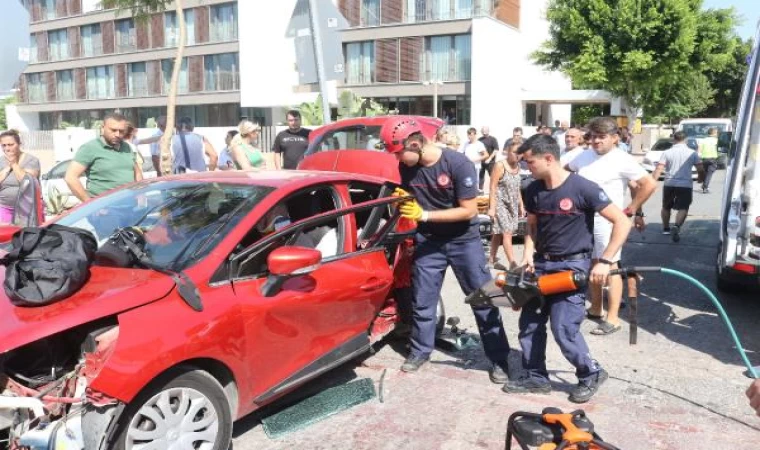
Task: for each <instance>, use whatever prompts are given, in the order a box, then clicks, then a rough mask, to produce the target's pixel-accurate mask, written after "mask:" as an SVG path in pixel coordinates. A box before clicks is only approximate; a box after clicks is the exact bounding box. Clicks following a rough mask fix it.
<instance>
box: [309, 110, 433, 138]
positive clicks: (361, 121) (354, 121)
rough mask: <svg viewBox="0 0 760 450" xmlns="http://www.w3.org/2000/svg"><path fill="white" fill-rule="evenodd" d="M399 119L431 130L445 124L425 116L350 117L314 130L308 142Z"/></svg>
mask: <svg viewBox="0 0 760 450" xmlns="http://www.w3.org/2000/svg"><path fill="white" fill-rule="evenodd" d="M399 118H402V119H403V118H408V119H414V120H417V121H418V122H420V124H422V125H423V127H425V128H431V129H433V130H436V129H438V128H440V127H442V126H443V125H445V123H444V122H443V120H441V119H437V118H435V117H427V116H402V115H393V116H373V117H352V118H348V119H341V120H338V121H336V122H332V123H330V124H328V125H324V126H321V127H318V128H315V129H314V130H312V134H313V136H309V140H312V139H313V138H314V137H316V136H318V135H322V134H324V133H325V132H326V131H329V130H333V129H336V128H345V127H350V126H353V125H364V126H370V127H371V126H377V127H380V126H383V124H385V123H386V122H388V121H389V120H395V119H399Z"/></svg>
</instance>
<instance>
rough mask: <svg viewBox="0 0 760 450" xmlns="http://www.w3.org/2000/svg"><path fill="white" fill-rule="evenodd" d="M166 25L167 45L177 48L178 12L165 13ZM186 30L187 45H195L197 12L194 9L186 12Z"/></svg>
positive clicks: (165, 37)
mask: <svg viewBox="0 0 760 450" xmlns="http://www.w3.org/2000/svg"><path fill="white" fill-rule="evenodd" d="M164 24H165V30H166V31H165V35H164V40H165V45H166V46H167V47H176V46H178V45H179V25H178V24H177V12H176V11H170V12H167V13H164ZM185 30H187V42H186V43H185V44H186V45H194V44H195V11H193V10H192V9H186V10H185Z"/></svg>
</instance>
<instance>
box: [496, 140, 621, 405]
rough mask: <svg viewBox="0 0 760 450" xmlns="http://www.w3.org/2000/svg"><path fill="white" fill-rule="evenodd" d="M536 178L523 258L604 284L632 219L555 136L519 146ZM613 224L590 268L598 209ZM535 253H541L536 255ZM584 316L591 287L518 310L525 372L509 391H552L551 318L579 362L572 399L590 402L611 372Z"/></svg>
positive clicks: (539, 269) (545, 270) (528, 198)
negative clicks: (580, 170) (575, 169)
mask: <svg viewBox="0 0 760 450" xmlns="http://www.w3.org/2000/svg"><path fill="white" fill-rule="evenodd" d="M518 153H519V154H522V156H523V159H524V160H525V161H526V162H527V164H528V168H529V169H530V171H531V173H532V174H533V176H534V178H535V179H536V181H534V182H533V183H531V184H530V185H529V186H528V188H527V189H526V192H525V210H526V211H527V212H528V234H527V235H526V236H525V256H524V261H523V264H524V265H526V266H527V267H528V269H529V270H535V272H536V274H537V275H542V274H549V273H556V272H563V271H568V270H572V271H578V272H585V273H586V274H588V273H589V271H590V272H591V274H590V277H589V278H590V281H591V283H592V284H594V285H595V286H596V287H599V286H602V285H604V283H605V282H606V281H607V276H608V274H609V272H610V265H611V264H612V261H611V259H612V258H613V257H614V255H615V254H616V253H617V251H618V250H619V249H620V248H621V247H622V246H623V243H625V240H626V238H627V237H628V232H629V231H630V229H631V222H630V220H629V219H628V217H626V215H625V214H624V213H623V211H622V210H620V208H618V207H617V206H615V205H613V204H612V203H611V202H610V199H609V198H607V194H605V192H604V191H603V190H602V189H601V188H600V187H599V186H598V185H597V184H596V183H594V182H592V181H589V180H587V179H585V178H583V177H581V176H579V175H576V174H572V173H570V172H568V171H566V170H564V169H563V168H562V167H560V163H559V146H558V145H557V142H556V141H555V140H554V139H553V138H552V137H551V136H544V135H536V136H533V137H531V138H530V139H528V140H527V141H526V142H525V143H524V144H523V145H522V146H521V147H520V149H519V150H518ZM596 212H598V213H599V214H600V215H601V216H602V217H604V218H605V219H607V220H609V221H610V222H612V237H611V239H610V243H609V245H608V246H607V248H606V249H605V250H604V253H603V255H602V258H600V259H599V263H598V264H596V265H595V266H594V267H593V269H591V252H592V250H593V249H594V245H593V233H592V230H593V226H594V213H596ZM534 251H535V253H534ZM585 314H586V294H585V289H581V290H577V291H573V292H567V293H563V294H557V295H553V296H547V298H546V305H545V306H544V307H543V308H541V309H540V310H539V309H536V308H531V307H524V308H523V309H522V312H521V314H520V321H519V326H520V334H519V337H520V345H521V346H522V350H523V366H524V368H525V370H526V371H527V376H526V377H523V378H520V379H517V380H510V381H509V382H507V383H506V384H505V385H504V391H505V392H508V393H528V392H532V393H548V392H550V391H551V384H550V383H549V374H548V372H547V371H546V322H547V321H549V320H551V329H552V334H553V335H554V339H555V340H556V341H557V344H558V345H559V348H560V350H562V354H563V355H564V356H565V358H567V360H568V361H570V363H571V364H572V365H573V366H575V371H576V376H577V377H578V385H577V386H576V387H575V388H573V390H572V391H571V393H570V397H569V400H570V401H571V402H575V403H585V402H587V401H588V400H589V399H590V398H591V397H592V396H593V395H594V394H595V393H596V391H597V389H598V388H599V386H600V385H601V384H602V383H603V382H604V381H605V380H606V379H607V372H606V371H605V370H604V369H602V368H601V367H600V366H599V364H598V363H597V362H596V361H595V360H594V359H592V357H591V353H590V352H589V349H588V345H586V341H585V340H584V339H583V335H582V334H581V332H580V326H581V322H583V319H584V317H585Z"/></svg>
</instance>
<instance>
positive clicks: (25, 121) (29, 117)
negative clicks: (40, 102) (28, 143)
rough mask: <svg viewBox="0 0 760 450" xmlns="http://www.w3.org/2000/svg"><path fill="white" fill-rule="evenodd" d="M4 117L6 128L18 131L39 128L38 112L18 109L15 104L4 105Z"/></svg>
mask: <svg viewBox="0 0 760 450" xmlns="http://www.w3.org/2000/svg"><path fill="white" fill-rule="evenodd" d="M5 118H6V121H7V122H8V129H14V130H18V131H32V130H39V129H40V115H39V114H38V113H36V112H35V113H31V112H26V113H22V112H19V111H18V108H17V107H16V105H5Z"/></svg>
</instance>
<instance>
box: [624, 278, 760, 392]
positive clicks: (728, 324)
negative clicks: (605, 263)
mask: <svg viewBox="0 0 760 450" xmlns="http://www.w3.org/2000/svg"><path fill="white" fill-rule="evenodd" d="M640 272H662V273H665V274H668V275H672V276H674V277H677V278H681V279H684V280H686V281H690V282H691V283H692V284H693V285H695V286H697V287H698V288H699V289H700V290H702V292H704V293H705V294H706V295H707V298H709V299H710V301H712V303H713V305H715V308H716V309H717V310H718V315H719V316H720V318H721V319H723V323H725V324H726V327H727V328H728V332H729V334H730V335H731V338H732V339H733V340H734V346H736V351H738V352H739V356H741V358H742V361H743V362H744V365H745V366H747V372H748V373H749V374H750V376H752V378H758V376H757V372H756V371H755V368H754V367H752V364H750V362H749V358H748V357H747V353H746V352H745V351H744V347H743V346H742V343H741V341H740V340H739V336H738V335H737V334H736V330H735V329H734V326H733V324H732V323H731V320H730V319H729V318H728V314H726V310H725V309H723V305H721V304H720V301H718V298H717V297H715V294H713V293H712V292H711V291H710V290H709V289H707V287H706V286H705V285H704V284H702V283H701V282H700V281H699V280H697V279H695V278H694V277H692V276H690V275H687V274H685V273H683V272H680V271H678V270H674V269H668V268H667V267H623V268H621V269H619V270H614V271H611V272H610V274H613V275H614V274H622V275H624V276H635V275H636V274H637V273H640Z"/></svg>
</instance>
